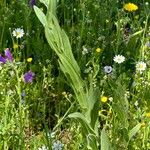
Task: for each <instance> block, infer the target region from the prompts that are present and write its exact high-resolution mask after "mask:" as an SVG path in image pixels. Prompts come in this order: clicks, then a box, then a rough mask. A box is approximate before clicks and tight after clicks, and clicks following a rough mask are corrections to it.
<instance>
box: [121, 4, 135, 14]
mask: <svg viewBox="0 0 150 150" xmlns="http://www.w3.org/2000/svg"><path fill="white" fill-rule="evenodd" d="M123 8H124V9H125V10H127V11H130V12H131V11H136V10H137V9H138V6H137V5H135V4H133V3H127V4H125V5H124V7H123Z"/></svg>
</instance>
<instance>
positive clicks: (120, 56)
mask: <svg viewBox="0 0 150 150" xmlns="http://www.w3.org/2000/svg"><path fill="white" fill-rule="evenodd" d="M113 60H114V61H115V62H116V63H118V64H121V63H123V62H124V61H125V57H124V56H122V55H116V56H115V57H114V59H113Z"/></svg>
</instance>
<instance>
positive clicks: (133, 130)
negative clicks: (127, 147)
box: [129, 123, 141, 141]
mask: <svg viewBox="0 0 150 150" xmlns="http://www.w3.org/2000/svg"><path fill="white" fill-rule="evenodd" d="M140 128H141V123H139V124H137V125H136V126H135V127H134V128H132V129H131V130H130V131H129V141H130V140H131V138H132V137H133V136H134V135H135V134H136V133H137V132H138V131H139V130H140Z"/></svg>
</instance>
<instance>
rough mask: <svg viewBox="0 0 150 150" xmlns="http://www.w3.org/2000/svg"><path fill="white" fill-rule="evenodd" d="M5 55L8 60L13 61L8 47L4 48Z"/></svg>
mask: <svg viewBox="0 0 150 150" xmlns="http://www.w3.org/2000/svg"><path fill="white" fill-rule="evenodd" d="M5 57H6V58H7V59H8V60H9V61H11V62H12V61H13V57H12V54H11V52H10V50H9V48H7V49H6V50H5Z"/></svg>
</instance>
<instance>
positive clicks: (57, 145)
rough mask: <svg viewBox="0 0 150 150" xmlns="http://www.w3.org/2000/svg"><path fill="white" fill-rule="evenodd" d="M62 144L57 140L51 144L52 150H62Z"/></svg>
mask: <svg viewBox="0 0 150 150" xmlns="http://www.w3.org/2000/svg"><path fill="white" fill-rule="evenodd" d="M63 146H64V144H62V143H61V142H60V141H59V140H57V141H56V142H54V143H53V146H52V149H53V150H62V148H63Z"/></svg>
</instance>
